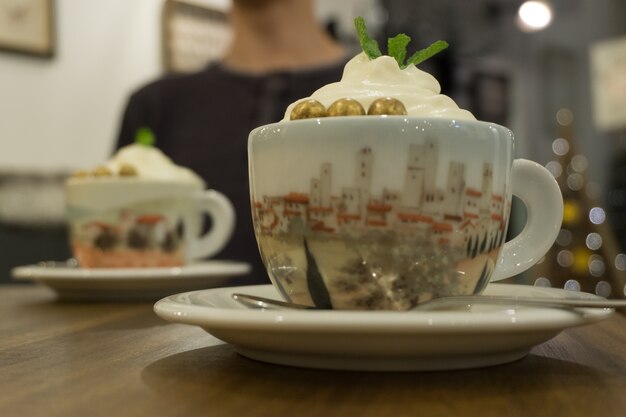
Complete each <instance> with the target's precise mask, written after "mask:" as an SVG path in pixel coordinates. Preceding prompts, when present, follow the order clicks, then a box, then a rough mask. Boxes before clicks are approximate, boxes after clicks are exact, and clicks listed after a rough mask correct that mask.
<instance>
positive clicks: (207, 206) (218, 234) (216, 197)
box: [189, 190, 235, 259]
mask: <svg viewBox="0 0 626 417" xmlns="http://www.w3.org/2000/svg"><path fill="white" fill-rule="evenodd" d="M196 200H197V201H196V204H197V206H198V209H199V211H200V212H202V213H206V214H207V215H208V216H210V217H211V218H212V219H213V222H212V223H213V224H212V227H211V230H209V231H208V232H207V233H205V234H204V235H202V236H200V237H198V238H197V239H196V240H195V241H193V243H192V245H193V246H192V247H191V248H190V252H189V257H190V258H191V259H200V258H208V257H211V256H213V255H215V254H216V253H218V252H219V251H220V250H222V249H223V248H224V246H226V243H228V240H229V239H230V238H231V236H232V235H233V231H234V230H235V209H234V208H233V205H232V204H231V202H230V200H229V199H228V198H227V197H226V196H225V195H224V194H222V193H220V192H219V191H215V190H205V191H203V192H201V193H199V194H198V195H197V197H196Z"/></svg>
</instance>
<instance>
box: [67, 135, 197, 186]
mask: <svg viewBox="0 0 626 417" xmlns="http://www.w3.org/2000/svg"><path fill="white" fill-rule="evenodd" d="M129 178H134V179H139V180H158V181H167V182H179V183H186V184H198V185H201V186H202V187H204V185H205V184H204V181H203V180H202V178H200V177H199V176H198V175H196V173H194V172H193V171H192V170H190V169H189V168H185V167H182V166H179V165H176V164H175V163H174V162H172V160H171V159H170V158H169V157H167V156H166V155H165V154H164V153H163V152H161V151H160V150H159V149H157V148H155V147H154V146H146V145H143V144H139V143H134V144H131V145H128V146H124V147H123V148H120V149H119V150H118V151H117V153H115V155H113V157H112V158H111V159H110V160H109V161H107V162H105V163H104V164H103V165H101V166H99V167H97V168H96V169H95V170H93V171H92V172H88V171H78V172H77V173H75V174H74V175H73V176H72V177H71V178H69V183H70V184H73V183H78V182H83V181H86V180H94V179H95V180H99V181H101V180H107V179H109V180H110V179H119V180H122V181H127V180H128V179H129Z"/></svg>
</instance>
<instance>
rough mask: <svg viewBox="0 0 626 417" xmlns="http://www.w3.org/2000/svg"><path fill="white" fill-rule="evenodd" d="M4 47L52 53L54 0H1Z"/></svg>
mask: <svg viewBox="0 0 626 417" xmlns="http://www.w3.org/2000/svg"><path fill="white" fill-rule="evenodd" d="M0 51H9V52H17V53H22V54H28V55H34V56H40V57H46V58H49V57H52V56H53V55H54V0H0Z"/></svg>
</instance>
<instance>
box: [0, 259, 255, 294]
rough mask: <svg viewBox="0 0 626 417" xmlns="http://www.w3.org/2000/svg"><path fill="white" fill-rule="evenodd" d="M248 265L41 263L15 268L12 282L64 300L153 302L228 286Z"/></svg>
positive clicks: (206, 263)
mask: <svg viewBox="0 0 626 417" xmlns="http://www.w3.org/2000/svg"><path fill="white" fill-rule="evenodd" d="M250 270H251V268H250V265H248V264H247V263H242V262H231V261H217V260H215V261H206V262H198V263H194V264H191V265H186V266H182V267H175V268H94V269H87V268H79V267H72V266H68V265H66V264H63V263H58V264H53V263H41V264H40V265H28V266H20V267H17V268H14V269H13V270H12V271H11V273H12V275H13V278H15V279H19V280H31V281H37V282H40V283H42V284H44V285H46V286H48V287H50V288H52V289H53V290H54V291H55V292H56V293H57V295H58V296H59V298H61V299H64V300H141V299H144V300H156V299H159V298H161V297H165V296H167V295H170V294H175V293H178V292H181V291H191V290H198V289H202V288H215V287H219V286H224V285H228V284H229V283H230V282H231V281H232V279H233V278H234V277H237V276H240V275H245V274H247V273H248V272H250Z"/></svg>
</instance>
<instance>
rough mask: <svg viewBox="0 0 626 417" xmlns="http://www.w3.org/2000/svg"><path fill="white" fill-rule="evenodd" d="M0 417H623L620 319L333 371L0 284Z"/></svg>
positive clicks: (135, 308) (623, 329)
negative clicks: (434, 367)
mask: <svg viewBox="0 0 626 417" xmlns="http://www.w3.org/2000/svg"><path fill="white" fill-rule="evenodd" d="M0 300H2V302H1V303H0V416H7V417H8V416H11V417H19V416H29V417H30V416H33V417H36V416H64V417H67V416H81V417H87V416H109V417H111V416H116V417H117V416H186V417H187V416H189V417H190V416H196V415H207V416H241V417H254V416H272V417H274V416H279V417H287V416H288V417H305V416H342V417H352V416H408V415H411V416H425V417H435V416H465V417H467V416H480V417H489V416H498V417H502V416H505V417H515V416H524V417H528V416H552V417H554V416H569V417H576V416H585V417H596V416H597V417H610V416H620V417H623V416H626V317H624V316H623V315H621V314H616V315H614V316H613V317H612V318H610V319H608V320H606V321H603V322H601V323H597V324H592V325H588V326H585V327H581V328H575V329H569V330H567V331H565V332H563V333H561V334H560V335H559V336H558V337H556V338H555V339H553V340H551V341H550V342H548V343H545V344H543V345H541V346H538V347H536V348H535V349H534V350H533V351H532V353H531V354H530V355H529V356H527V357H526V358H525V359H523V360H521V361H518V362H515V363H512V364H508V365H503V366H497V367H491V368H484V369H476V370H466V371H448V372H425V373H375V372H333V371H317V370H308V369H298V368H290V367H282V366H276V365H270V364H265V363H260V362H255V361H252V360H249V359H246V358H244V357H241V356H239V355H238V354H237V353H236V352H235V351H234V350H233V348H232V347H231V346H229V345H226V344H223V343H222V342H220V341H218V340H217V339H215V338H213V337H212V336H210V335H209V334H207V333H205V332H204V331H203V330H201V329H200V328H197V327H193V326H186V325H180V324H170V323H167V322H164V321H162V320H161V319H159V318H158V317H156V316H155V314H154V313H153V312H152V303H138V304H134V303H126V304H122V303H120V304H109V303H107V304H102V303H100V304H83V303H60V302H57V301H55V298H54V295H53V294H52V293H51V292H50V291H49V290H47V289H46V288H43V287H40V286H35V285H33V286H11V285H9V286H2V287H0Z"/></svg>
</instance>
